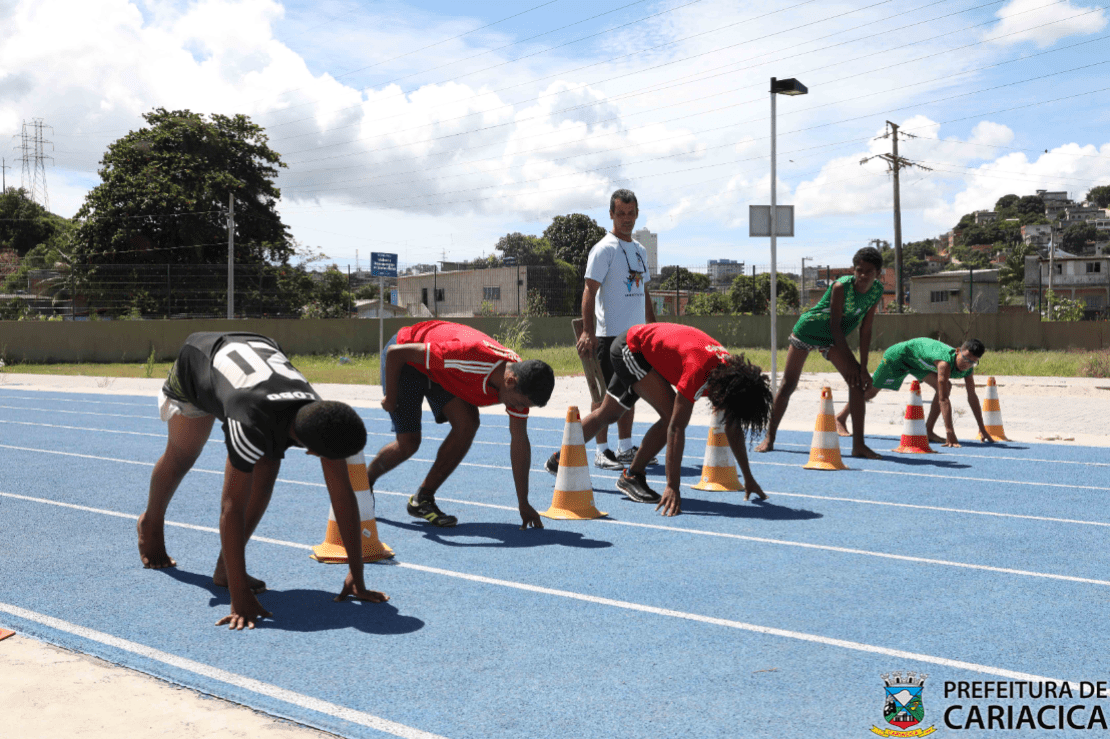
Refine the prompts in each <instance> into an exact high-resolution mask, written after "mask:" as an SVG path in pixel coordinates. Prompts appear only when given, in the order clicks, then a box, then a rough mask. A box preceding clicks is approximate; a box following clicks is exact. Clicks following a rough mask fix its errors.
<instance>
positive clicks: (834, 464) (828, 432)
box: [805, 387, 848, 470]
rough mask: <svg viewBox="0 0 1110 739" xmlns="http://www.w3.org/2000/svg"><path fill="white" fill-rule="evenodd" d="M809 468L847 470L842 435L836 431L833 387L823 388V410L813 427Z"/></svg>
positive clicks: (807, 467)
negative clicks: (842, 456) (841, 449)
mask: <svg viewBox="0 0 1110 739" xmlns="http://www.w3.org/2000/svg"><path fill="white" fill-rule="evenodd" d="M805 469H807V470H846V469H848V467H847V466H845V464H844V462H842V461H841V460H840V436H838V435H837V433H836V417H835V416H834V415H833V399H832V388H829V387H824V388H821V411H820V413H818V414H817V425H816V426H815V427H814V429H813V443H812V444H811V445H810V449H809V461H808V462H806V463H805Z"/></svg>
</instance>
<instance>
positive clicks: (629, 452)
mask: <svg viewBox="0 0 1110 739" xmlns="http://www.w3.org/2000/svg"><path fill="white" fill-rule="evenodd" d="M638 451H640V447H638V446H632V447H629V448H628V449H625V450H624V451H623V452H621V453H620V454H618V455H617V460H618V461H619V462H620V463H621V464H623V465H624V466H625V467H627V466H628V465H630V464H632V460H633V459H635V458H636V452H638ZM648 464H659V457H652V458H651V459H649V460H648Z"/></svg>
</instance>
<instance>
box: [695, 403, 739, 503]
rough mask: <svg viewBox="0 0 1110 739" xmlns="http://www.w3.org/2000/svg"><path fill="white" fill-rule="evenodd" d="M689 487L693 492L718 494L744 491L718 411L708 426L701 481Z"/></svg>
mask: <svg viewBox="0 0 1110 739" xmlns="http://www.w3.org/2000/svg"><path fill="white" fill-rule="evenodd" d="M690 487H692V488H693V489H694V490H716V491H719V492H736V491H738V490H743V489H744V486H743V485H741V484H740V478H739V477H738V476H737V474H736V457H734V456H732V449H731V447H729V445H728V437H727V436H725V420H724V416H723V415H722V414H721V413H720V412H719V411H717V412H714V413H713V421H712V423H711V424H710V426H709V439H707V440H706V444H705V461H704V462H703V463H702V466H701V480H699V481H698V482H697V483H695V484H693V485H691V486H690Z"/></svg>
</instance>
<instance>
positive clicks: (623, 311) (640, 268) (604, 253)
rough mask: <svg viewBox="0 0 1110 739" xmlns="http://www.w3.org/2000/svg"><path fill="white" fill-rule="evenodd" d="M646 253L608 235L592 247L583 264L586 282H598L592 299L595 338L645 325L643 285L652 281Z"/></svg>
mask: <svg viewBox="0 0 1110 739" xmlns="http://www.w3.org/2000/svg"><path fill="white" fill-rule="evenodd" d="M647 259H648V255H647V250H646V249H644V247H643V245H641V244H640V242H638V241H622V240H621V239H618V238H617V237H616V236H614V235H613V234H611V233H607V234H605V237H604V238H603V239H602V240H601V241H599V242H597V243H596V244H594V246H593V248H592V249H590V256H589V259H587V261H586V279H588V280H596V281H597V282H600V283H601V287H600V288H599V289H598V291H597V297H596V298H595V299H594V318H595V323H596V330H595V333H596V335H597V336H620V335H621V334H622V333H624V332H625V331H627V330H628V329H630V328H632V327H633V326H638V325H640V324H641V323H644V322H646V320H647V318H646V314H645V311H644V300H645V298H644V285H645V284H646V283H647V282H648V280H650V279H651V271H650V269H649V268H648V264H647Z"/></svg>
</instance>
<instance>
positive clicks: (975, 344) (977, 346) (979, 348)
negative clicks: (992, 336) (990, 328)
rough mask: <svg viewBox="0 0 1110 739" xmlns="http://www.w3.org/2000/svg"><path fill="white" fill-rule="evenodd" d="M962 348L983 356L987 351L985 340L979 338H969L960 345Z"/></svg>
mask: <svg viewBox="0 0 1110 739" xmlns="http://www.w3.org/2000/svg"><path fill="white" fill-rule="evenodd" d="M960 348H961V349H967V350H968V351H969V352H971V353H972V354H974V355H975V356H977V357H982V356H983V355H984V354H985V353H986V351H987V347H985V346H984V345H983V342H981V341H979V339H968V340H967V341H965V342H964V343H963V344H961V345H960Z"/></svg>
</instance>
